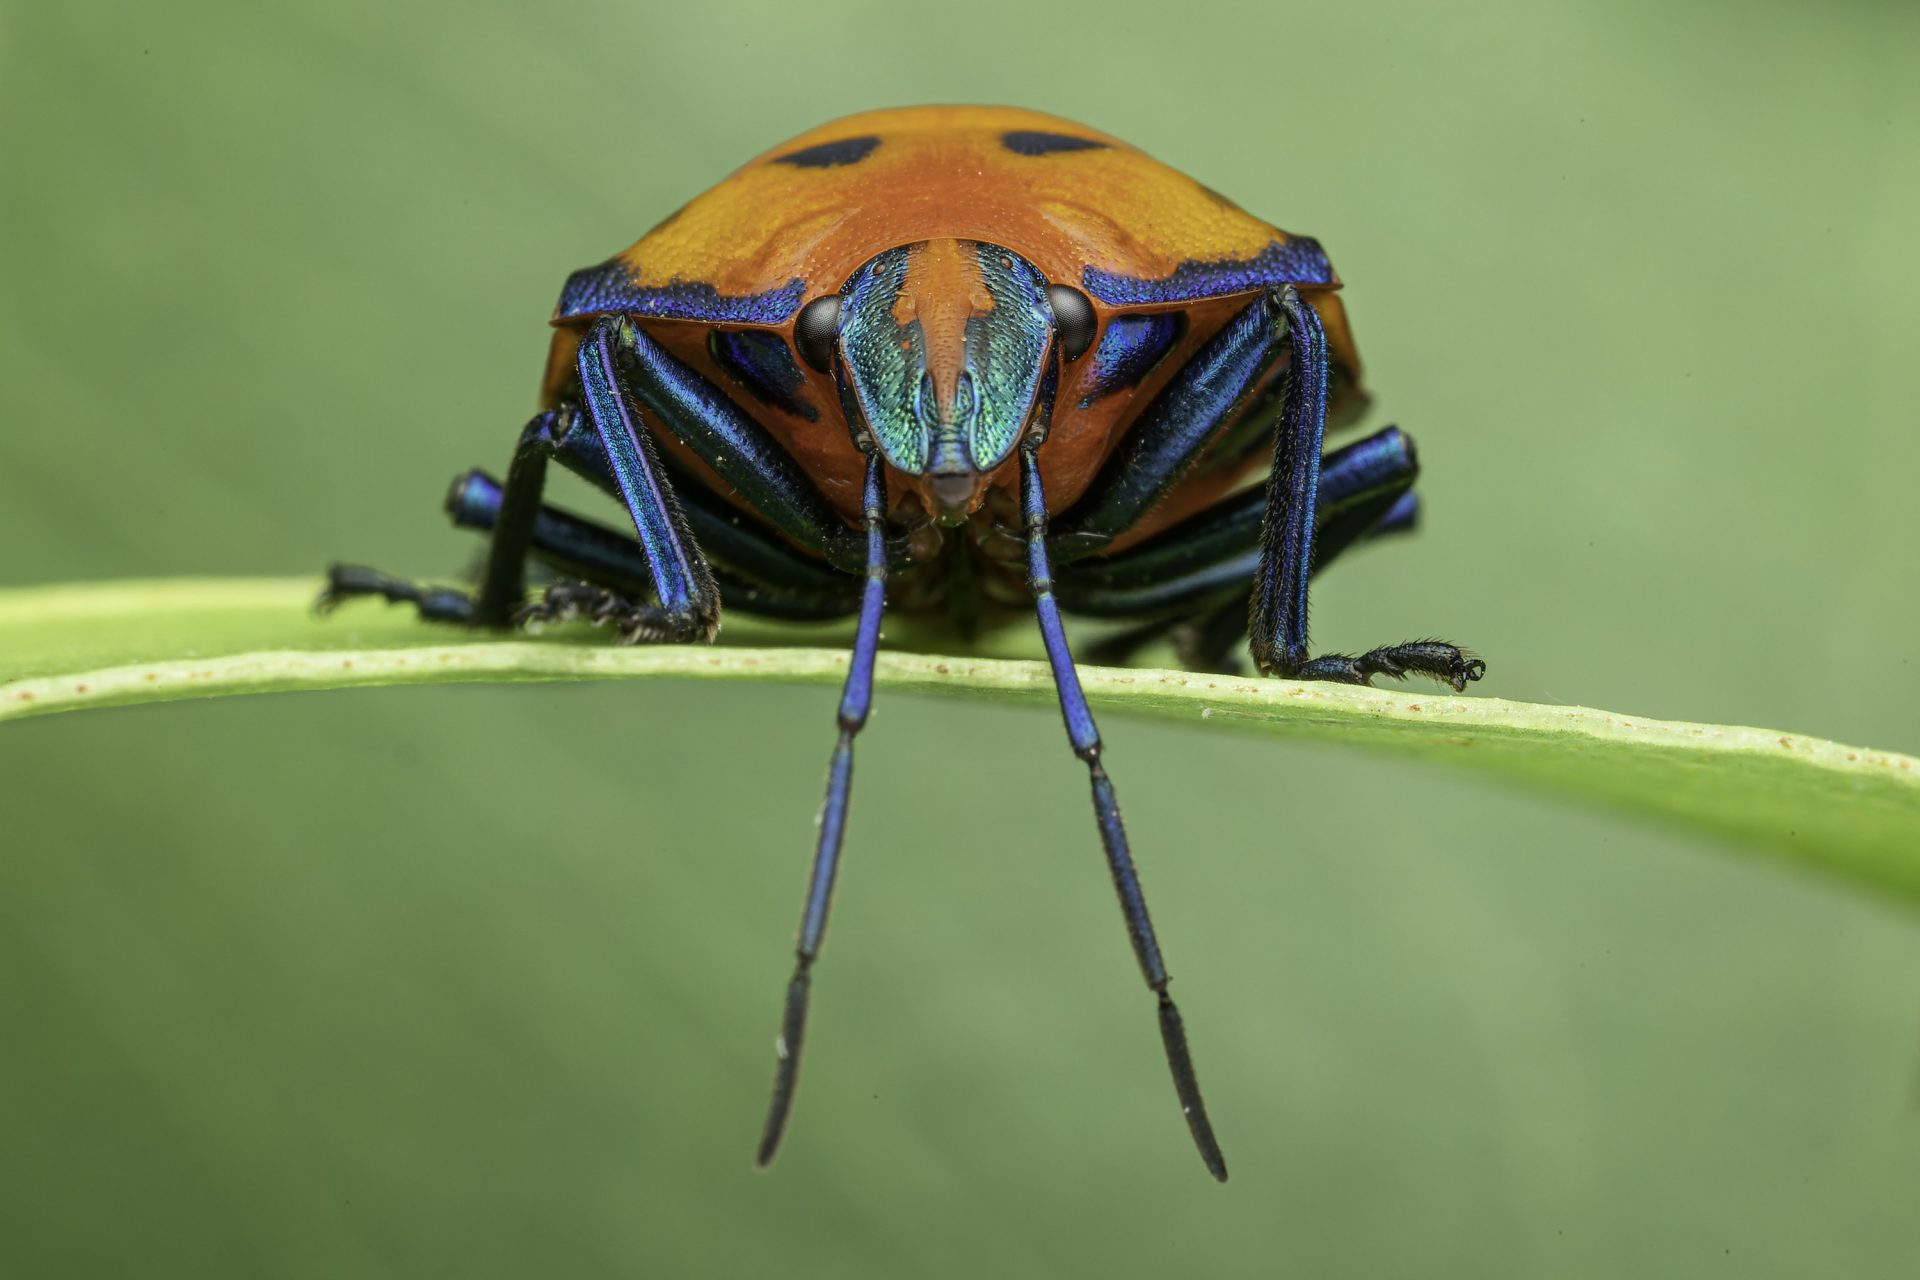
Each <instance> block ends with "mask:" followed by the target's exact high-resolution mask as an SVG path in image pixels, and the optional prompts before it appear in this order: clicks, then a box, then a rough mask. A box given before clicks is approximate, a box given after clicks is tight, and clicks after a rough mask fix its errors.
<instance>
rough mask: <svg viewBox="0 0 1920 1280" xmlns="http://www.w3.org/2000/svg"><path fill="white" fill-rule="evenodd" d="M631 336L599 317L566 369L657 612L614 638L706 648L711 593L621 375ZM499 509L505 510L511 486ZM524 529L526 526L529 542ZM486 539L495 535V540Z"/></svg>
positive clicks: (714, 592) (707, 573) (714, 624)
mask: <svg viewBox="0 0 1920 1280" xmlns="http://www.w3.org/2000/svg"><path fill="white" fill-rule="evenodd" d="M632 334H633V327H632V325H631V324H630V323H629V322H627V321H625V320H624V319H623V318H621V317H617V316H603V317H601V318H600V319H599V320H597V321H595V322H594V326H593V328H592V329H591V330H590V331H589V332H588V334H587V336H586V338H585V340H584V341H582V342H581V343H580V350H579V353H578V355H577V356H576V358H575V361H574V364H575V367H576V370H577V371H578V374H579V378H580V394H581V397H582V398H583V399H584V400H585V401H586V410H587V414H588V416H589V417H590V418H592V420H593V425H594V429H595V430H596V431H597V432H598V433H599V435H600V445H601V447H602V448H603V449H605V450H606V454H607V462H608V464H609V465H610V466H611V467H612V470H613V475H614V479H615V481H616V482H617V483H618V484H619V487H620V498H621V501H622V502H623V503H624V504H625V505H626V508H627V514H628V516H630V517H631V518H632V520H633V529H634V532H635V534H637V535H638V536H639V539H640V549H641V551H642V552H643V553H644V554H645V555H646V558H647V569H648V572H649V576H650V577H651V578H652V579H653V589H654V594H655V595H656V596H657V597H658V598H659V605H658V606H657V611H656V612H654V613H652V614H649V615H647V617H646V619H645V620H644V621H642V620H640V612H641V611H640V609H639V608H638V607H637V606H636V608H635V609H634V610H633V611H632V613H630V614H629V615H628V616H629V617H630V618H633V619H634V623H633V626H632V628H631V630H629V628H628V627H627V626H625V625H623V626H622V629H621V634H622V635H623V636H627V637H628V638H630V639H648V640H655V639H657V640H661V641H666V642H669V643H679V642H685V641H694V640H711V639H712V638H713V634H714V631H715V630H716V629H717V628H718V627H719V625H720V593H719V588H718V587H717V586H716V585H715V583H714V581H713V571H712V570H711V569H710V568H709V567H708V565H707V561H706V557H705V556H703V555H702V554H701V552H700V547H699V544H697V543H696V542H694V540H693V534H692V532H691V531H690V530H688V528H687V521H686V517H685V516H684V515H683V514H682V513H681V510H680V503H679V500H678V498H677V496H676V495H675V493H674V491H673V487H672V486H671V485H670V484H668V483H667V480H666V477H665V474H664V472H663V470H662V468H661V465H660V456H659V451H658V449H656V448H655V446H654V443H653V439H652V433H651V432H649V431H648V430H647V428H646V425H645V423H644V422H642V420H641V418H640V414H639V406H638V404H637V402H636V401H635V399H634V397H633V395H632V394H631V393H630V391H629V389H628V387H627V385H626V383H625V381H624V378H623V375H622V373H621V370H620V360H619V356H620V352H621V345H622V343H623V342H624V341H628V340H630V338H631V335H632ZM507 504H508V510H511V509H512V504H513V494H512V492H511V486H509V492H508V496H507ZM537 511H538V507H537V506H536V507H535V512H537ZM531 524H532V520H531V518H529V519H528V525H529V530H528V533H529V536H531ZM494 536H495V537H496V538H498V537H499V536H500V535H499V533H497V532H496V533H495V535H494ZM536 616H537V615H536Z"/></svg>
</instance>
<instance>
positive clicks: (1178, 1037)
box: [1020, 439, 1227, 1182]
mask: <svg viewBox="0 0 1920 1280" xmlns="http://www.w3.org/2000/svg"><path fill="white" fill-rule="evenodd" d="M1039 447H1040V441H1039V440H1038V439H1034V440H1030V441H1029V442H1027V443H1025V444H1022V445H1021V448H1020V502H1021V514H1022V518H1023V522H1024V524H1025V526H1026V534H1027V579H1028V585H1029V586H1030V587H1031V588H1032V591H1033V604H1034V612H1035V614H1036V616H1037V617H1038V619H1039V623H1040V636H1041V639H1042V640H1043V641H1044V642H1045V644H1046V648H1047V662H1048V664H1049V665H1051V666H1052V668H1053V683H1054V688H1055V689H1056V690H1058V692H1059V695H1060V714H1061V717H1062V719H1064V720H1065V721H1066V726H1067V740H1068V741H1069V742H1070V743H1072V744H1073V753H1074V754H1075V755H1076V756H1079V757H1080V759H1081V760H1083V761H1085V762H1086V765H1087V773H1088V776H1089V778H1090V779H1091V781H1092V784H1093V812H1094V819H1095V821H1096V822H1098V824H1099V827H1100V844H1101V846H1102V848H1104V849H1105V851H1106V855H1107V866H1108V869H1109V870H1110V871H1111V872H1112V874H1113V887H1114V889H1115V891H1116V892H1117V893H1118V894H1119V895H1120V910H1121V914H1123V915H1124V916H1125V917H1126V921H1127V936H1128V938H1129V939H1130V940H1131V941H1132V943H1133V953H1134V957H1135V958H1136V959H1137V960H1138V961H1139V962H1140V972H1141V974H1142V976H1144V977H1145V978H1146V980H1147V986H1148V987H1150V988H1151V989H1152V990H1153V991H1154V992H1155V993H1157V994H1158V996H1159V1010H1160V1038H1161V1040H1162V1042H1163V1043H1164V1044H1165V1046H1166V1051H1167V1065H1168V1066H1169V1067H1170V1068H1171V1069H1172V1071H1173V1087H1174V1091H1175V1093H1177V1094H1178V1095H1179V1098H1180V1110H1181V1112H1182V1113H1183V1114H1184V1115H1185V1116H1186V1119H1187V1128H1188V1129H1189V1130H1190V1131H1191V1132H1192V1134H1193V1142H1194V1145H1195V1146H1196V1147H1198V1148H1199V1149H1200V1159H1201V1160H1202V1161H1204V1162H1205V1164H1206V1166H1207V1172H1209V1173H1211V1174H1212V1175H1213V1176H1214V1177H1215V1178H1217V1179H1219V1180H1220V1181H1222V1182H1225V1181H1226V1180H1227V1162H1226V1157H1225V1156H1223V1155H1222V1154H1221V1153H1220V1144H1219V1143H1218V1142H1217V1141H1216V1140H1215V1139H1214V1136H1213V1125H1212V1123H1211V1122H1210V1121H1209V1120H1208V1119H1207V1109H1206V1104H1205V1103H1203V1102H1202V1101H1201V1099H1200V1081H1199V1079H1198V1077H1197V1076H1195V1074H1194V1070H1193V1056H1192V1054H1191V1053H1189V1052H1188V1049H1187V1033H1186V1028H1185V1025H1184V1024H1183V1023H1182V1022H1181V1019H1180V1011H1179V1009H1177V1008H1176V1007H1175V1006H1174V1003H1173V998H1172V997H1171V996H1169V995H1168V994H1167V983H1168V982H1169V981H1171V978H1170V976H1169V975H1168V973H1167V966H1166V963H1165V961H1164V960H1162V959H1161V956H1160V943H1159V940H1158V939H1157V938H1155V937H1154V933H1153V921H1152V920H1151V919H1149V918H1148V916H1147V900H1146V896H1145V895H1144V894H1143V893H1142V892H1141V889H1140V877H1139V874H1138V873H1137V872H1136V871H1135V870H1134V866H1133V855H1132V853H1131V852H1130V850H1129V849H1128V846H1127V831H1126V828H1125V827H1124V826H1123V825H1122V824H1121V821H1120V802H1119V800H1118V799H1117V798H1116V797H1115V795H1114V791H1113V782H1112V780H1111V779H1109V778H1108V777H1107V771H1106V768H1105V767H1104V766H1103V765H1102V764H1101V762H1100V730H1099V728H1098V726H1096V725H1095V724H1094V722H1093V712H1092V711H1091V709H1089V708H1088V706H1087V699H1086V695H1085V694H1084V693H1083V692H1081V689H1080V676H1079V673H1078V672H1077V671H1075V670H1074V665H1073V655H1072V654H1071V653H1070V652H1068V649H1067V634H1066V630H1065V628H1064V627H1062V625H1061V623H1060V608H1059V605H1058V604H1057V603H1056V601H1055V600H1054V596H1053V570H1052V566H1051V564H1050V563H1049V559H1048V555H1047V499H1046V495H1045V493H1044V492H1043V490H1042V489H1041V484H1040V462H1039V455H1038V450H1039Z"/></svg>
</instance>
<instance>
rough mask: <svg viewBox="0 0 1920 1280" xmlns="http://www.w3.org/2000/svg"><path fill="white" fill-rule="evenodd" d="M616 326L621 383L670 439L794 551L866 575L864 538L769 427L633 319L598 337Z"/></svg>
mask: <svg viewBox="0 0 1920 1280" xmlns="http://www.w3.org/2000/svg"><path fill="white" fill-rule="evenodd" d="M609 325H611V328H612V333H611V336H610V346H611V348H612V350H613V352H614V358H615V359H617V360H618V362H619V366H620V372H621V375H622V377H621V382H622V384H623V385H624V386H625V387H627V388H628V389H629V391H630V392H631V394H632V395H633V396H634V398H635V399H637V400H638V401H639V402H640V405H641V407H642V408H644V409H645V410H646V412H647V413H648V415H649V416H650V417H651V418H652V419H654V420H656V421H658V422H659V423H660V424H661V425H662V426H663V427H664V429H665V430H666V432H667V434H669V435H671V436H673V438H674V439H676V440H678V441H680V442H681V443H682V444H684V445H686V447H687V448H688V450H689V451H691V452H692V453H693V455H694V456H695V457H697V458H699V459H700V460H701V461H702V462H704V463H706V464H707V465H708V466H709V467H712V468H713V470H714V471H715V472H716V473H718V474H719V475H720V476H721V477H722V478H723V479H725V480H726V481H727V482H728V483H729V484H732V485H734V486H735V487H736V488H738V489H739V491H740V493H741V494H742V495H743V496H744V497H745V498H746V500H747V504H748V505H749V506H751V507H752V508H753V509H754V511H756V512H757V513H759V515H760V516H761V517H763V518H764V519H765V520H766V521H767V523H769V524H771V525H772V526H773V527H774V528H776V529H778V530H779V531H780V532H781V533H782V534H784V535H786V536H787V537H788V538H790V539H791V540H792V541H793V544H794V545H795V546H798V547H801V548H804V549H805V550H807V551H810V552H813V553H814V554H816V555H818V556H819V557H820V558H821V559H823V560H825V561H827V562H828V563H829V564H831V565H833V566H834V567H835V568H837V569H839V570H840V571H841V572H842V573H846V574H850V575H858V574H859V573H860V572H861V571H862V566H863V564H864V561H863V558H862V556H863V550H864V548H863V544H862V541H861V538H860V535H859V534H857V533H856V532H854V530H852V529H851V528H849V527H848V526H847V523H846V521H844V520H842V519H841V518H840V517H839V515H838V514H836V513H835V512H834V510H833V509H832V508H831V507H830V506H829V505H828V504H827V500H826V499H825V498H824V497H822V496H821V494H820V491H819V489H818V488H817V487H815V485H814V483H813V481H812V480H811V479H810V478H809V477H808V476H807V474H806V473H805V472H804V471H802V470H801V469H800V465H799V464H798V463H796V462H795V461H794V460H793V458H792V457H791V455H789V454H788V453H787V452H786V450H785V449H783V448H781V447H780V444H779V442H778V441H776V440H775V439H774V438H773V437H772V436H771V435H770V434H768V432H767V429H766V428H765V427H763V426H761V425H760V424H759V423H758V422H755V421H754V420H753V418H752V417H751V416H749V415H748V414H747V413H746V412H745V411H743V410H742V409H741V408H740V406H739V405H737V404H735V403H734V402H733V400H732V399H731V398H729V397H728V396H727V394H726V393H725V392H723V391H721V390H720V389H719V388H718V387H716V386H714V385H713V384H712V383H711V382H709V381H708V380H707V379H706V378H704V377H702V376H701V375H700V373H699V372H697V371H696V370H694V369H691V368H689V367H687V366H686V365H684V364H682V363H681V362H680V361H678V360H676V359H674V357H673V356H672V355H671V354H669V353H668V351H667V350H666V348H664V347H662V346H661V345H660V344H659V343H657V342H655V341H654V340H653V339H652V338H649V337H648V336H647V335H646V333H645V332H643V331H642V330H641V329H640V328H639V327H638V326H636V325H634V324H633V323H632V322H631V321H630V320H627V319H625V318H624V317H623V318H621V319H619V320H617V321H612V322H609V321H602V322H601V323H600V325H597V326H595V332H599V331H600V329H602V328H604V327H608V326H609Z"/></svg>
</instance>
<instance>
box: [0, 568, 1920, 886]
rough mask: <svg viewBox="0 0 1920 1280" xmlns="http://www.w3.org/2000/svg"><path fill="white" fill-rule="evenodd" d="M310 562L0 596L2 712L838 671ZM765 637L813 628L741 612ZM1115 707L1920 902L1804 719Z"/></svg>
mask: <svg viewBox="0 0 1920 1280" xmlns="http://www.w3.org/2000/svg"><path fill="white" fill-rule="evenodd" d="M314 589H315V584H314V583H313V582H311V581H306V580H282V579H273V580H257V581H256V580H182V581H157V582H132V583H104V584H98V585H89V586H61V587H43V588H32V589H23V590H13V591H4V592H0V720H5V719H19V718H23V717H28V716H35V715H45V714H49V713H51V712H55V711H69V710H78V709H82V708H97V707H112V706H126V705H130V704H135V703H146V702H167V701H173V700H177V699H183V698H198V697H212V696H217V695H223V694H235V693H268V692H278V691H285V690H294V689H337V688H347V687H356V686H367V685H392V684H437V683H451V682H456V681H487V682H510V681H536V680H613V679H643V678H653V679H660V678H668V679H693V680H733V681H756V680H757V681H778V682H784V683H798V684H833V683H837V682H838V681H839V680H840V679H841V678H842V676H843V675H844V673H845V670H846V655H845V652H844V651H843V650H841V649H827V648H817V647H788V646H781V647H760V646H755V647H735V646H733V645H722V646H716V647H652V648H647V647H639V648H629V647H621V646H609V645H605V644H599V643H582V642H581V641H582V640H589V641H590V640H593V639H597V638H598V636H597V633H594V632H592V631H590V630H588V629H585V628H572V629H568V630H569V632H570V634H569V635H568V636H564V637H562V636H558V635H556V636H555V637H552V638H533V637H514V638H504V639H503V638H500V637H498V636H492V635H486V634H473V633H462V632H458V631H453V630H449V629H446V628H440V627H429V626H425V625H423V624H420V623H418V622H416V621H414V620H413V619H411V618H410V617H409V616H408V611H407V610H404V609H383V608H380V607H378V606H375V605H366V604H359V605H355V606H350V607H348V608H345V609H342V610H341V612H340V614H339V615H338V616H337V617H334V618H330V619H322V618H316V617H314V616H313V614H312V613H311V610H310V609H309V607H308V606H309V602H310V600H311V599H312V596H313V593H314ZM731 634H744V635H745V636H746V638H748V639H770V638H773V637H775V636H782V637H788V636H794V635H796V634H798V635H802V636H805V637H809V638H811V637H814V636H819V635H823V634H830V633H822V632H819V631H812V632H802V633H796V632H794V631H791V630H785V631H775V630H769V629H765V628H759V629H754V628H742V627H735V628H733V629H732V632H731ZM877 675H878V679H879V682H880V684H881V685H882V686H884V687H886V688H887V689H889V690H893V691H900V692H911V693H929V694H944V695H949V696H954V695H959V696H967V697H981V696H988V697H995V698H1002V699H1006V700H1009V701H1024V702H1033V703H1045V702H1051V700H1052V698H1053V687H1052V682H1051V679H1050V678H1049V676H1048V674H1047V669H1046V667H1045V665H1044V664H1043V663H1038V662H1033V661H1027V660H1013V659H1006V658H997V657H941V656H936V655H930V654H921V653H907V652H900V651H897V650H895V651H889V652H884V653H882V655H881V658H880V662H879V666H878V671H877ZM1081 680H1082V682H1083V683H1084V685H1085V687H1086V691H1087V695H1088V697H1089V698H1091V699H1092V701H1093V703H1094V705H1095V706H1097V707H1099V708H1101V709H1102V710H1107V711H1118V712H1127V713H1135V714H1143V715H1151V716H1156V717H1159V718H1162V719H1168V720H1176V721H1181V722H1184V723H1188V724H1193V725H1204V726H1208V727H1210V728H1235V729H1241V730H1252V731H1257V732H1265V733H1273V734H1282V735H1291V736H1296V737H1303V738H1309V739H1312V740H1316V741H1328V742H1339V743H1353V744H1359V745H1362V746H1366V747H1372V748H1377V749H1382V750H1387V751H1392V752H1397V753H1399V754H1402V755H1410V756H1417V757H1422V758H1428V759H1434V760H1440V761H1444V762H1446V763H1447V764H1449V765H1452V766H1455V767H1458V768H1462V769H1470V770H1479V771H1482V772H1485V773H1489V774H1493V775H1498V776H1502V777H1506V778H1508V779H1512V780H1516V781H1519V782H1522V783H1525V784H1529V785H1532V786H1535V787H1538V788H1540V789H1542V790H1546V791H1552V792H1558V793H1561V794H1566V795H1571V796H1577V797H1581V798H1585V799H1588V800H1595V801H1600V802H1602V803H1605V804H1607V805H1610V806H1613V807H1616V808H1622V809H1627V810H1632V811H1635V812H1638V813H1642V814H1646V815H1650V816H1656V817H1662V818H1667V819H1672V820H1676V821H1678V822H1681V823H1683V824H1685V825H1688V826H1691V827H1694V828H1696V829H1701V830H1706V831H1711V832H1714V833H1717V834H1720V835H1722V836H1728V837H1733V838H1735V840H1736V841H1737V843H1738V846H1739V847H1741V848H1743V849H1746V850H1750V851H1753V852H1762V853H1769V854H1773V855H1776V856H1779V857H1781V858H1783V859H1785V860H1787V861H1789V862H1792V863H1795V864H1799V865H1803V866H1806V867H1810V868H1816V869H1820V870H1824V871H1827V872H1830V873H1833V874H1836V875H1839V876H1842V877H1844V878H1847V879H1850V880H1852V881H1854V882H1856V883H1861V884H1865V885H1869V886H1871V887H1873V888H1875V889H1877V890H1879V891H1882V892H1885V893H1889V894H1893V895H1896V896H1898V897H1900V898H1903V899H1904V900H1906V901H1907V902H1908V903H1910V904H1912V905H1915V906H1920V761H1916V760H1915V759H1914V758H1913V757H1911V756H1905V755H1901V754H1898V753H1895V752H1888V751H1873V750H1867V749H1865V748H1859V747H1848V746H1843V745H1840V744H1838V743H1833V742H1827V741H1824V740H1822V739H1818V738H1810V737H1806V736H1804V735H1800V734H1794V733H1785V732H1781V731H1778V730H1772V729H1750V728H1740V727H1736V726H1728V725H1709V724H1685V723H1678V722H1673V721H1664V720H1650V719H1646V718H1644V717H1640V716H1626V715H1618V714H1614V713H1609V712H1605V711H1595V710H1590V709H1588V708H1585V707H1557V706H1542V705H1537V704H1531V703H1518V702H1507V701H1504V700H1501V699H1498V698H1478V697H1474V698H1466V697H1458V696H1455V695H1453V694H1451V693H1445V692H1437V693H1407V692H1401V691H1399V690H1387V689H1366V688H1348V687H1343V686H1337V685H1323V684H1299V683H1292V682H1288V681H1281V680H1256V679H1247V678H1234V677H1218V676H1202V675H1193V674H1189V673H1185V672H1177V671H1158V670H1140V669H1110V668H1103V667H1088V668H1084V669H1083V670H1082V673H1081Z"/></svg>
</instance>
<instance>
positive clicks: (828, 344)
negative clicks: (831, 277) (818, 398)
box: [793, 293, 840, 373]
mask: <svg viewBox="0 0 1920 1280" xmlns="http://www.w3.org/2000/svg"><path fill="white" fill-rule="evenodd" d="M839 336H840V295H839V294H837V293H830V294H828V295H827V296H826V297H824V298H815V299H814V300H813V301H812V302H809V303H808V304H807V305H806V306H804V307H802V308H801V309H800V318H799V320H797V321H795V322H794V326H793V345H794V346H796V347H798V348H799V349H800V358H801V359H802V360H805V361H806V362H807V363H808V364H810V365H812V366H813V368H814V369H815V370H816V371H818V372H820V373H825V372H827V370H829V369H831V368H832V367H833V344H834V341H835V340H836V339H838V338H839Z"/></svg>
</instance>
